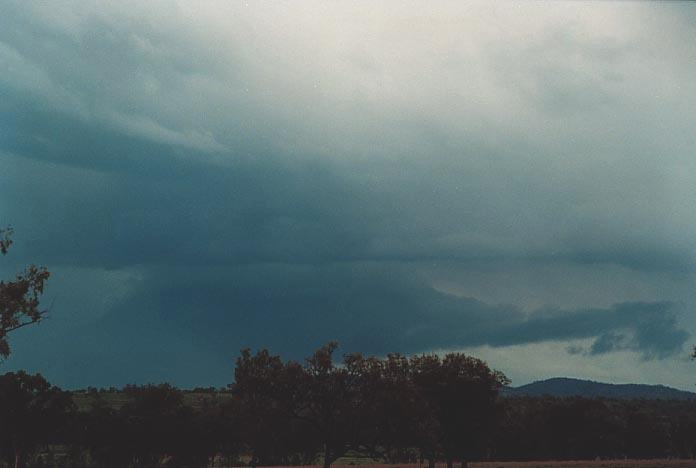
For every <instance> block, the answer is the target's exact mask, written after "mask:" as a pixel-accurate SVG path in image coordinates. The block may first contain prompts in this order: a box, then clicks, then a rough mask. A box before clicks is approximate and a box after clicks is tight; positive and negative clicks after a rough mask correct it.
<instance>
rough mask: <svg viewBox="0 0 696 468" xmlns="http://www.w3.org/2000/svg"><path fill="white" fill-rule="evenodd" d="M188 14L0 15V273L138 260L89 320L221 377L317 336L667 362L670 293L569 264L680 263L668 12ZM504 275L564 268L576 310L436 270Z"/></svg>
mask: <svg viewBox="0 0 696 468" xmlns="http://www.w3.org/2000/svg"><path fill="white" fill-rule="evenodd" d="M188 8H191V7H189V6H187V5H186V4H174V3H166V2H163V3H159V2H148V3H147V4H143V3H139V2H134V3H130V4H127V5H126V6H124V5H123V4H122V3H112V4H111V3H109V4H107V3H104V4H94V5H93V4H86V3H82V2H78V1H75V2H65V3H61V4H60V7H56V6H55V5H51V6H46V5H45V4H40V3H32V2H8V4H7V6H6V9H4V11H3V13H4V14H3V15H1V16H0V67H3V68H1V69H0V71H2V73H0V94H1V95H2V99H0V166H1V167H2V171H0V192H1V196H0V209H1V210H2V219H1V220H0V221H2V224H5V220H7V223H11V224H13V225H14V227H15V230H16V233H17V243H16V246H15V247H16V248H15V249H14V250H13V252H12V256H11V257H8V258H7V259H4V260H6V261H8V262H11V265H10V266H11V267H14V266H20V265H22V264H25V263H27V262H38V263H43V264H46V265H48V266H49V267H51V268H54V269H58V270H60V269H61V268H62V269H70V268H77V269H86V270H90V271H95V272H102V274H104V275H106V274H105V273H103V271H105V270H109V272H110V274H115V273H114V272H116V273H119V274H124V275H126V276H128V275H127V274H130V272H133V271H138V272H142V275H143V279H142V284H141V285H140V286H139V287H138V288H136V289H137V290H136V291H135V292H133V293H132V294H131V295H128V297H130V299H122V302H120V303H119V304H120V305H113V304H111V303H109V307H108V308H107V307H106V306H104V308H106V309H108V310H110V311H111V313H110V314H108V316H107V317H102V318H100V320H101V325H100V328H99V329H97V330H94V329H90V333H94V334H95V336H99V337H101V338H104V341H105V342H108V340H109V339H110V338H111V337H112V334H111V330H114V331H115V330H119V333H121V335H122V336H127V337H128V339H130V340H131V341H132V346H133V348H132V350H129V351H128V353H130V354H128V356H129V357H128V359H137V355H138V354H137V353H138V352H139V351H138V350H141V351H142V354H143V355H148V356H151V359H152V362H151V363H150V364H149V365H150V367H149V369H150V370H151V369H153V368H158V369H165V367H166V366H165V365H164V364H162V362H163V361H165V360H166V359H165V357H164V356H166V349H167V348H177V347H178V348H182V349H186V350H187V351H188V352H190V355H192V356H193V355H195V356H199V357H201V356H208V357H210V356H213V355H215V358H214V359H213V360H214V361H215V364H211V366H212V367H211V368H210V369H209V370H211V369H213V368H215V369H219V368H221V367H223V364H221V363H220V362H222V361H220V360H223V357H220V356H230V355H232V353H234V352H236V350H237V348H238V347H239V346H241V345H243V344H250V345H254V346H266V345H273V346H276V347H278V348H283V349H288V350H292V351H293V352H297V353H300V352H304V351H306V348H307V347H309V346H310V345H311V346H314V345H316V344H319V343H318V342H319V341H321V340H324V339H330V338H339V339H342V340H343V341H344V342H345V343H346V345H347V346H348V347H352V348H354V349H362V348H364V350H372V351H374V352H384V351H391V350H402V351H414V350H426V349H431V348H432V347H434V346H438V347H447V346H477V345H490V346H510V345H517V344H524V343H533V342H543V341H548V340H573V339H591V340H594V341H593V344H592V345H590V348H589V349H588V350H587V353H588V356H592V355H593V354H600V353H608V352H614V351H620V350H628V351H632V352H636V353H639V354H640V355H641V356H643V357H644V358H646V359H653V358H658V359H662V358H666V357H668V356H673V355H674V354H675V353H677V352H679V350H680V349H681V347H682V346H683V344H684V343H685V340H687V339H688V332H687V329H688V327H687V326H686V325H682V324H681V323H680V322H679V320H678V318H679V317H681V315H679V312H678V310H679V306H676V305H675V304H676V303H677V302H678V301H679V300H680V299H681V298H682V296H685V295H687V292H684V291H683V290H678V291H677V290H676V289H675V290H670V292H669V293H662V292H659V291H660V287H658V286H655V287H653V288H652V289H651V291H658V292H659V293H658V292H654V293H650V294H646V296H641V295H640V294H637V293H635V292H634V290H633V289H631V290H630V291H628V288H625V289H626V291H617V292H616V294H615V295H616V297H617V299H616V300H615V302H617V303H618V305H615V306H611V307H606V305H607V304H610V303H611V301H608V300H606V299H605V298H603V299H602V300H601V301H599V300H598V301H596V302H593V300H594V299H593V297H592V294H593V291H591V288H590V287H589V286H586V285H584V286H583V285H582V284H575V283H574V282H573V280H572V279H565V280H564V279H563V268H564V267H567V269H568V270H571V269H573V268H576V269H577V268H579V267H582V268H586V269H587V270H591V269H592V268H594V267H595V266H598V267H606V266H607V265H609V266H610V267H612V268H610V269H605V270H604V271H610V272H611V273H610V275H614V276H616V277H617V278H618V279H620V281H617V284H624V285H626V284H628V283H630V281H629V280H627V278H629V279H630V278H633V276H631V275H632V274H635V275H642V276H641V281H644V282H650V278H652V276H651V275H655V277H656V276H657V275H662V276H660V280H659V281H661V282H658V281H657V280H654V284H660V285H661V284H663V283H664V281H665V279H664V276H665V275H675V276H679V277H680V278H681V280H680V281H681V283H680V284H683V283H686V282H688V281H686V280H684V279H683V278H684V277H688V276H689V275H693V273H694V267H695V266H696V263H695V261H694V260H695V259H694V256H693V253H692V251H693V240H694V239H695V238H696V224H695V223H694V220H693V216H692V211H693V202H694V196H693V190H692V188H693V186H694V184H695V183H696V181H695V180H694V179H693V175H694V174H696V167H695V166H694V163H693V141H691V139H690V137H689V135H691V133H692V128H693V121H694V119H695V118H696V115H695V114H694V113H693V109H691V108H690V107H688V106H687V105H685V104H683V103H688V102H691V101H693V97H694V96H695V95H696V90H694V88H693V86H692V79H691V78H692V76H693V73H694V69H693V66H692V65H690V64H692V61H691V57H692V56H693V54H692V53H691V51H690V49H689V46H688V45H679V43H678V41H677V42H675V38H673V37H671V36H670V35H665V34H662V32H663V31H665V30H670V31H671V30H676V31H680V32H684V31H690V29H689V27H690V26H689V25H688V24H686V23H685V22H683V21H682V20H680V17H679V15H677V14H675V13H674V11H673V10H672V8H671V7H670V8H662V7H660V6H653V5H651V6H649V7H647V6H640V5H633V4H632V5H630V6H628V5H627V6H622V7H617V6H616V5H611V4H596V5H593V6H592V7H591V8H582V9H579V10H577V11H576V10H572V8H571V9H570V10H566V6H564V7H562V8H561V7H556V6H553V7H551V6H547V5H541V6H540V5H535V4H530V5H525V6H524V8H530V9H531V10H530V12H529V13H530V14H527V15H517V14H514V13H513V12H511V11H508V9H507V8H506V7H501V6H495V5H491V6H485V5H480V6H479V5H476V6H471V7H466V8H465V7H461V8H464V9H463V10H459V8H460V7H455V6H451V7H448V8H443V7H442V6H437V5H432V6H429V7H428V8H432V10H429V12H430V16H428V15H420V14H415V10H412V9H410V7H403V9H398V11H397V10H394V11H392V9H391V8H388V7H385V6H379V5H374V6H373V7H371V8H369V9H366V10H363V9H354V8H353V7H343V6H341V7H335V9H327V8H326V7H325V6H321V5H319V4H309V3H308V4H303V6H301V7H297V8H293V9H292V11H290V10H288V9H287V6H283V5H276V6H273V7H271V6H268V7H265V6H264V7H257V8H249V9H241V10H240V9H235V8H234V7H233V6H231V5H230V4H229V3H228V2H221V3H217V4H214V3H206V4H205V5H203V4H201V5H198V6H197V7H196V8H195V11H194V10H193V9H192V10H190V11H189V10H188ZM419 8H420V7H419ZM449 8H452V10H449ZM467 8H473V10H471V11H469V10H467ZM691 10H693V9H691ZM317 12H319V13H320V14H318V13H317ZM419 12H420V10H419ZM531 13H533V14H531ZM593 15H594V16H593ZM597 16H601V17H602V18H603V21H601V22H599V23H598V22H597V21H595V20H594V19H595V18H596V17H597ZM318 18H321V21H318V20H317V19H318ZM492 21H494V22H495V23H496V24H500V25H502V26H501V27H500V28H495V29H491V28H490V27H489V25H490V24H491V22H492ZM666 23H670V24H672V25H673V26H674V28H673V29H665V28H664V25H665V24H666ZM646 31H648V32H649V31H659V32H660V34H652V35H651V34H649V33H647V32H646ZM646 37H647V38H650V40H647V39H645V38H646ZM653 42H656V43H655V44H653ZM687 58H688V60H687ZM511 264H514V265H516V268H520V269H522V270H525V271H527V272H528V273H529V275H533V273H534V272H535V271H536V270H538V269H539V268H541V267H543V266H547V265H552V266H554V267H555V268H557V269H558V270H559V272H560V273H559V275H558V276H559V277H560V279H559V282H562V281H565V289H566V290H573V292H572V296H573V297H574V298H576V300H575V301H574V303H573V305H572V306H567V307H555V308H552V309H540V310H537V311H535V312H532V313H528V312H527V311H526V310H524V309H523V308H522V307H521V306H520V305H519V304H517V305H513V306H497V305H492V304H495V303H497V302H498V300H497V299H496V298H495V297H493V298H491V297H488V298H487V299H486V301H485V302H484V301H477V300H475V299H466V298H456V297H454V296H450V295H446V294H444V293H441V292H438V291H437V290H435V289H434V288H433V284H431V283H430V282H429V281H428V280H427V278H426V277H427V276H428V274H430V273H431V272H433V271H435V272H439V273H438V274H433V275H432V276H438V277H439V278H440V279H442V278H443V276H446V274H447V272H448V269H450V268H451V269H452V270H453V271H460V272H461V271H467V272H469V271H473V273H472V274H476V271H474V270H475V269H476V268H482V267H481V266H482V265H484V266H486V267H487V268H489V269H491V270H497V275H496V276H495V277H496V278H497V279H498V280H499V281H500V282H501V284H504V283H505V281H506V279H505V271H506V268H508V266H509V265H511ZM452 265H454V266H452ZM506 265H508V266H506ZM613 265H618V266H619V267H617V268H613ZM10 269H11V268H10ZM631 270H632V271H631ZM95 274H96V273H95ZM116 276H117V275H116ZM450 276H451V275H450ZM110 281H117V280H116V279H114V278H112V277H109V278H108V279H105V280H104V281H103V282H97V284H99V285H100V287H103V285H104V284H110V283H109V282H110ZM70 284H71V286H70V287H69V288H68V287H66V290H69V294H74V295H75V296H77V297H79V296H80V294H81V292H80V289H81V288H83V289H88V288H90V287H94V286H89V285H92V284H93V283H92V282H87V283H85V284H84V285H82V286H80V283H79V281H74V282H72V283H70ZM478 284H479V285H480V284H481V281H479V282H478ZM533 287H534V288H537V289H544V288H545V287H546V285H545V284H536V285H533ZM501 288H504V286H498V289H501ZM530 288H531V287H530ZM558 289H563V288H558ZM578 290H580V291H578ZM675 291H676V292H675ZM583 293H584V295H585V296H586V297H587V302H588V304H589V303H592V304H593V305H594V304H596V303H601V304H603V305H604V307H599V308H589V306H583V305H582V304H579V303H580V302H582V301H581V300H579V299H577V298H578V297H580V298H582V297H583ZM481 294H483V293H481ZM568 294H570V293H568ZM466 296H470V297H481V295H480V294H478V293H477V291H468V292H467V294H466ZM547 296H548V295H547ZM637 296H640V299H641V300H642V299H645V297H648V299H647V300H645V301H644V302H626V301H627V300H630V299H631V298H633V297H637ZM90 297H92V296H90ZM545 297H546V296H545ZM566 299H567V297H561V296H559V297H558V298H553V300H552V302H553V303H554V304H556V305H560V306H563V304H564V301H565V300H566ZM660 299H665V300H664V301H660ZM667 299H669V300H667ZM91 301H92V302H90V303H94V300H93V299H91ZM70 304H71V305H72V304H74V302H73V301H70ZM75 307H76V308H78V309H79V307H78V306H75ZM80 313H81V314H83V316H84V317H83V319H84V320H82V321H80V323H81V324H83V322H84V321H85V320H86V319H85V317H91V316H92V315H99V316H100V317H101V315H102V312H100V313H99V314H93V313H92V312H91V311H89V310H87V307H86V306H85V309H84V310H83V311H81V312H80ZM683 315H684V316H685V317H687V318H688V314H683ZM56 316H60V314H58V313H57V314H56ZM109 317H110V318H109ZM121 318H126V319H127V323H129V327H127V328H124V326H123V325H120V320H121ZM145 318H147V320H145ZM139 320H145V322H140V321H139ZM87 321H89V320H87ZM83 325H84V324H83ZM83 325H80V326H83ZM84 326H87V325H84ZM119 327H120V328H119ZM395 327H396V328H395ZM68 328H69V327H68ZM288 330H292V333H289V334H287V336H286V335H285V332H286V331H288ZM223 332H224V333H223ZM65 333H66V334H67V335H68V336H69V335H70V333H69V332H68V330H67V329H66V330H65ZM56 339H58V338H56ZM98 342H99V339H96V338H95V339H87V338H85V339H84V340H83V341H81V342H79V345H80V346H81V347H78V343H75V344H74V345H73V348H71V349H73V351H74V352H75V353H77V354H79V352H84V350H93V349H94V348H95V346H96V345H95V343H98ZM146 343H147V345H146ZM111 346H112V347H111V348H109V351H104V353H105V354H104V356H103V358H104V359H105V360H107V361H110V362H112V363H113V366H114V369H116V367H118V365H119V364H118V362H117V359H118V356H119V355H120V354H119V353H121V352H125V351H124V350H122V349H120V348H119V347H118V346H117V345H116V344H114V343H112V345H111ZM573 351H577V350H576V349H574V350H573ZM179 357H180V358H181V359H184V358H183V357H181V356H179ZM124 360H125V358H124ZM194 361H195V359H194V358H190V359H189V360H188V361H186V362H189V363H190V364H191V366H195V365H194V364H193V363H194ZM96 363H97V360H96V359H95V360H94V362H93V366H94V367H97V366H96ZM157 366H160V367H157ZM161 366H164V367H161ZM171 366H172V367H171V368H167V369H168V370H162V372H163V374H162V375H165V374H167V373H170V374H171V375H175V374H176V369H175V367H174V364H171ZM94 372H95V374H94V375H96V373H98V371H97V370H96V369H95V370H94ZM119 372H122V374H119V375H120V377H119V378H125V374H124V373H123V372H125V367H124V368H122V369H121V370H120V371H119ZM138 372H142V375H145V370H144V368H143V369H140V371H138ZM211 372H212V370H211ZM65 373H66V374H65V375H68V374H71V373H72V374H71V375H74V370H70V369H66V370H65ZM100 375H101V374H100ZM167 375H169V374H167ZM197 377H201V378H204V376H202V375H201V374H197ZM104 378H105V379H106V378H107V377H106V376H104Z"/></svg>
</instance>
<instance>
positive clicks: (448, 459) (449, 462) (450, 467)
mask: <svg viewBox="0 0 696 468" xmlns="http://www.w3.org/2000/svg"><path fill="white" fill-rule="evenodd" d="M453 466H454V462H453V460H452V459H451V458H450V457H447V468H453Z"/></svg>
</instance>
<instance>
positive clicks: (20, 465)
mask: <svg viewBox="0 0 696 468" xmlns="http://www.w3.org/2000/svg"><path fill="white" fill-rule="evenodd" d="M14 468H24V458H22V450H20V449H15V464H14Z"/></svg>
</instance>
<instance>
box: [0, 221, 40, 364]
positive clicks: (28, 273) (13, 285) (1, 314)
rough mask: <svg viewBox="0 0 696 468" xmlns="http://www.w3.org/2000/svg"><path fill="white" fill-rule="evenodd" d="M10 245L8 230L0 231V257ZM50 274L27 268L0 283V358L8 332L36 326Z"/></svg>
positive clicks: (6, 353)
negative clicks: (40, 301)
mask: <svg viewBox="0 0 696 468" xmlns="http://www.w3.org/2000/svg"><path fill="white" fill-rule="evenodd" d="M11 245H12V228H6V229H0V254H2V255H5V254H7V251H8V249H9V248H10V246H11ZM49 275H50V273H49V272H48V270H46V269H45V268H43V267H37V266H35V265H30V266H29V267H27V268H26V270H25V271H24V272H23V273H21V274H19V275H17V276H16V278H14V279H13V280H11V281H0V357H7V356H9V355H10V345H9V343H8V341H7V335H8V333H10V332H12V331H15V330H18V329H20V328H22V327H25V326H27V325H30V324H32V323H36V322H38V321H39V320H41V318H42V317H43V316H44V314H45V311H43V310H41V309H39V296H41V294H42V293H43V290H44V283H45V281H46V280H47V279H48V277H49Z"/></svg>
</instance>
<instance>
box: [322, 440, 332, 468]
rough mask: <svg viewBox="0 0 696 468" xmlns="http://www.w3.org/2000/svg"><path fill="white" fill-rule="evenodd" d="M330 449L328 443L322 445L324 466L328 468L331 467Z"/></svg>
mask: <svg viewBox="0 0 696 468" xmlns="http://www.w3.org/2000/svg"><path fill="white" fill-rule="evenodd" d="M331 455H332V454H331V449H330V448H329V446H328V444H325V445H324V468H330V467H331V462H333V460H332V459H331Z"/></svg>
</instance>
